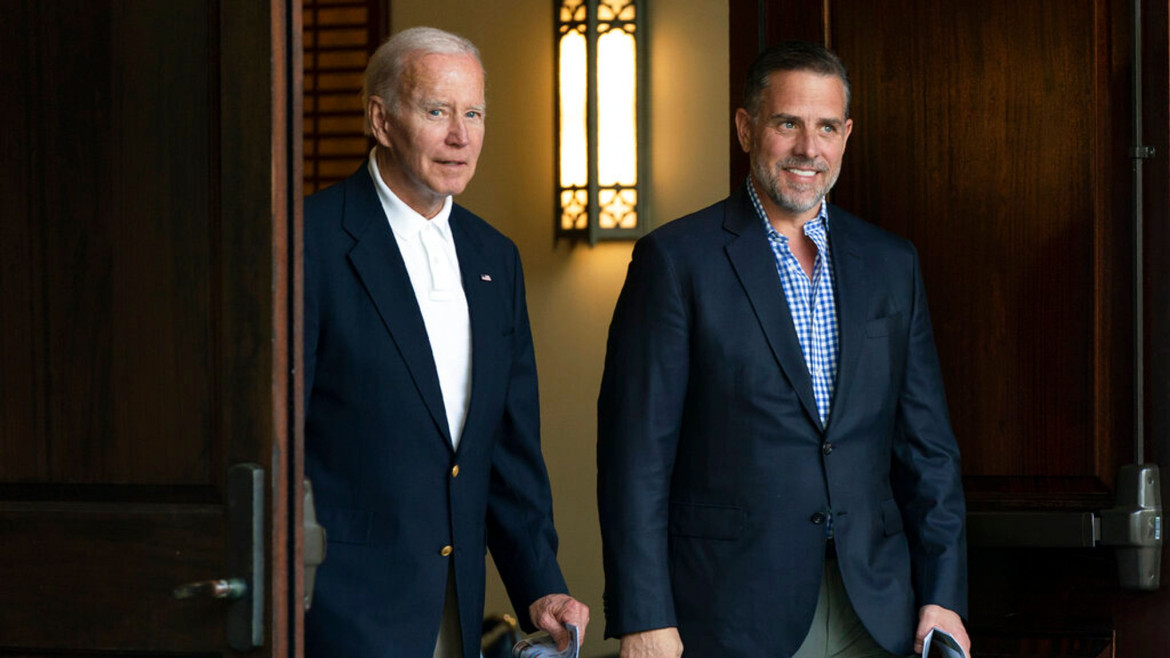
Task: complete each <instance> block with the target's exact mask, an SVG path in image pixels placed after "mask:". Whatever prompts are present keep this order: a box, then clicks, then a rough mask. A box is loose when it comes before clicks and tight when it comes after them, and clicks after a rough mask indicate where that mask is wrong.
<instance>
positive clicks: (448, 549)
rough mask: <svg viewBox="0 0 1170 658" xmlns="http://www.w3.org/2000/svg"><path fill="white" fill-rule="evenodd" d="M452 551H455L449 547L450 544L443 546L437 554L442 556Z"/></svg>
mask: <svg viewBox="0 0 1170 658" xmlns="http://www.w3.org/2000/svg"><path fill="white" fill-rule="evenodd" d="M454 552H455V549H454V548H451V547H450V546H444V547H443V550H441V551H439V555H442V556H443V557H447V556H448V555H450V554H452V553H454Z"/></svg>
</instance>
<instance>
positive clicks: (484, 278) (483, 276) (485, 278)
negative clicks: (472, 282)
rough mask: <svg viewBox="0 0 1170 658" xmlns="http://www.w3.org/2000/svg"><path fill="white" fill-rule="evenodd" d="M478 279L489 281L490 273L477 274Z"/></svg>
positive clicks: (490, 278)
mask: <svg viewBox="0 0 1170 658" xmlns="http://www.w3.org/2000/svg"><path fill="white" fill-rule="evenodd" d="M479 280H480V281H491V280H492V275H490V274H480V275H479Z"/></svg>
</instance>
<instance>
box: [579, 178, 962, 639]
mask: <svg viewBox="0 0 1170 658" xmlns="http://www.w3.org/2000/svg"><path fill="white" fill-rule="evenodd" d="M829 240H830V251H831V255H832V262H833V267H834V276H835V279H836V293H837V312H838V326H839V346H840V351H839V360H838V371H837V385H836V390H835V399H834V400H833V402H832V412H831V416H830V419H829V422H828V426H827V427H822V426H821V422H820V419H819V416H818V414H817V409H816V402H815V400H814V398H813V390H812V382H811V378H810V376H809V373H808V369H807V366H806V365H805V361H804V357H803V356H802V353H801V349H800V344H799V342H798V340H797V337H796V332H795V330H794V328H793V322H792V318H791V315H790V313H789V310H788V305H787V302H786V301H785V298H784V291H783V287H782V285H781V283H780V278H779V275H778V274H777V272H776V264H775V260H774V257H773V255H772V251H771V248H770V247H769V245H768V242H767V237H766V233H765V231H764V228H763V225H762V223H761V221H760V220H759V219H758V217H757V215H756V213H755V211H754V209H753V207H752V204H751V201H750V199H749V197H748V195H747V193H746V189H745V188H741V189H740V190H739V191H738V192H736V193H735V194H734V195H732V196H731V197H730V198H729V199H726V200H724V201H722V202H720V203H718V204H715V205H713V206H711V207H709V208H706V209H704V210H702V211H700V212H697V213H695V214H693V215H690V216H687V217H684V218H682V219H679V220H677V221H674V222H671V223H669V224H667V225H665V226H663V227H661V228H660V229H658V230H656V231H654V232H652V233H651V234H649V235H648V236H646V237H644V238H642V239H641V240H640V241H639V242H638V244H637V245H636V246H635V248H634V256H633V260H632V262H631V264H630V267H629V272H628V275H627V277H626V283H625V287H624V288H623V290H622V293H621V297H620V298H619V300H618V304H617V309H616V310H615V312H614V318H613V323H612V325H611V327H610V333H609V344H608V350H607V353H606V363H605V374H604V377H603V382H602V388H601V395H600V398H599V402H598V419H599V428H598V441H599V442H598V469H599V477H598V499H599V505H600V514H601V530H602V538H603V544H604V561H605V574H606V590H605V614H606V621H607V626H606V634H607V635H608V636H621V635H624V634H626V633H631V632H635V631H640V630H646V629H652V628H661V627H666V626H678V628H679V631H680V634H681V636H682V640H683V644H684V648H685V651H686V654H687V655H698V656H724V657H735V656H744V657H747V656H753V657H754V656H788V655H791V654H792V653H794V652H795V651H796V649H797V648H799V646H800V644H801V642H802V641H803V639H804V637H805V635H806V633H807V631H808V629H809V625H810V623H811V621H812V617H813V612H814V611H815V608H816V600H817V594H818V591H819V589H820V582H821V571H822V568H823V564H824V559H825V558H824V555H825V548H824V546H825V526H824V525H823V521H824V518H825V515H826V514H828V513H830V511H831V513H832V516H833V524H834V526H833V527H834V530H835V541H836V546H837V549H836V550H837V553H838V557H839V563H840V569H841V574H842V576H843V578H844V582H845V587H846V589H847V590H848V592H849V597H850V600H851V601H852V603H853V605H854V608H855V609H856V610H857V613H858V615H859V616H860V618H861V620H862V621H863V622H864V623H865V625H866V627H867V628H868V629H869V631H870V633H871V634H872V635H873V637H874V638H875V639H876V640H877V641H878V642H879V643H880V644H881V645H882V646H884V647H885V648H886V649H888V650H890V651H892V652H894V653H896V654H900V655H905V654H909V653H911V652H912V644H913V639H914V631H915V627H916V624H917V608H918V607H919V606H921V605H924V604H927V603H935V604H938V605H941V606H943V607H946V608H949V609H951V610H954V611H956V612H958V613H959V614H960V615H963V616H965V615H966V540H965V535H964V517H965V511H964V510H965V507H964V502H963V493H962V487H961V482H960V473H959V455H958V450H957V448H956V445H955V440H954V437H953V435H952V433H951V429H950V422H949V420H948V415H947V409H946V400H945V398H944V395H943V386H942V378H941V375H940V372H939V365H938V358H937V355H936V352H935V346H934V339H933V335H932V331H931V325H930V317H929V313H928V311H927V307H926V296H925V294H924V292H923V286H922V279H921V276H920V274H919V268H918V258H917V254H916V252H915V250H914V248H913V247H912V246H911V245H910V243H909V242H907V241H906V240H903V239H901V238H898V237H896V236H894V235H892V234H890V233H888V232H886V231H883V230H881V229H879V228H877V227H875V226H873V225H870V224H867V223H865V222H863V221H862V220H860V219H858V218H856V217H854V216H853V215H850V214H849V213H846V212H844V211H842V210H841V209H839V208H836V207H830V210H829Z"/></svg>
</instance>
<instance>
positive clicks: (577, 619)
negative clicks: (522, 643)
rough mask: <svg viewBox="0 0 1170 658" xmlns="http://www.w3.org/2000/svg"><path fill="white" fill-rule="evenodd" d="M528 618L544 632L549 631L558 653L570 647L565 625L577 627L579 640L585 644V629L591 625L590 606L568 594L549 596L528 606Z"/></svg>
mask: <svg viewBox="0 0 1170 658" xmlns="http://www.w3.org/2000/svg"><path fill="white" fill-rule="evenodd" d="M528 617H529V618H530V619H531V620H532V623H533V624H534V625H535V626H536V627H537V628H539V629H541V630H542V631H547V632H548V634H549V635H551V636H552V639H553V640H554V641H555V642H556V643H557V651H564V650H565V649H566V648H568V646H569V633H568V631H566V630H565V624H573V625H575V626H576V627H577V639H578V640H579V641H580V642H581V643H582V644H584V643H585V627H586V626H588V625H589V606H587V605H585V604H584V603H581V602H580V601H578V600H577V599H575V598H573V597H571V596H569V595H568V594H548V595H545V596H542V597H540V598H539V599H536V600H535V601H533V602H532V605H530V606H528Z"/></svg>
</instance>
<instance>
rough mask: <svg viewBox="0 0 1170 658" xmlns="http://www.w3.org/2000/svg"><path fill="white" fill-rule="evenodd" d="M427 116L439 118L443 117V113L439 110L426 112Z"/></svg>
mask: <svg viewBox="0 0 1170 658" xmlns="http://www.w3.org/2000/svg"><path fill="white" fill-rule="evenodd" d="M427 114H429V115H430V116H433V117H441V116H443V111H442V110H439V109H434V110H427Z"/></svg>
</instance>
